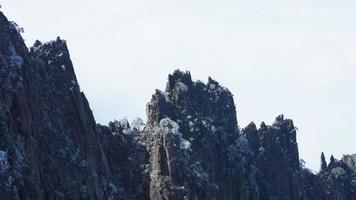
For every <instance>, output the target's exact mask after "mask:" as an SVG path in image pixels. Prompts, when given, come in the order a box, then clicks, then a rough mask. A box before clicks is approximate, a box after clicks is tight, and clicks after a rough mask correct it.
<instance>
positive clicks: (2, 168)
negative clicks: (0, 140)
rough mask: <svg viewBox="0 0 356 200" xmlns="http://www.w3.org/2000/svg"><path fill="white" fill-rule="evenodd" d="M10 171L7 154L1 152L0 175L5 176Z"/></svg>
mask: <svg viewBox="0 0 356 200" xmlns="http://www.w3.org/2000/svg"><path fill="white" fill-rule="evenodd" d="M9 169H10V165H9V161H8V159H7V153H6V152H5V151H1V150H0V174H1V175H4V174H5V173H7V172H8V171H9Z"/></svg>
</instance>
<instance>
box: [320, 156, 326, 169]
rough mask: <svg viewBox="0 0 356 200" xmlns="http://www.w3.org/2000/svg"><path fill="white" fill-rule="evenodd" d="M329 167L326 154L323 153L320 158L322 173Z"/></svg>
mask: <svg viewBox="0 0 356 200" xmlns="http://www.w3.org/2000/svg"><path fill="white" fill-rule="evenodd" d="M326 167H327V164H326V161H325V155H324V152H321V156H320V171H321V172H322V171H324V170H325V169H326Z"/></svg>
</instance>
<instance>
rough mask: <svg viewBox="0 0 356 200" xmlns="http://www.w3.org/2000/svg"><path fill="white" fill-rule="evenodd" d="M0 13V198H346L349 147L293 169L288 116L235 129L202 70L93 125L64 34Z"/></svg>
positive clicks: (351, 180)
mask: <svg viewBox="0 0 356 200" xmlns="http://www.w3.org/2000/svg"><path fill="white" fill-rule="evenodd" d="M20 32H21V30H19V27H17V25H16V24H15V23H12V22H9V21H8V20H7V19H6V17H5V16H4V15H3V14H2V12H0V199H128V200H135V199H140V200H141V199H142V200H146V199H155V200H160V199H162V200H174V199H187V200H196V199H207V200H215V199H226V200H233V199H243V200H247V199H249V200H320V199H324V200H355V199H356V181H355V180H356V172H355V160H356V159H355V157H356V156H355V155H344V156H343V158H342V159H341V160H337V159H335V158H334V157H333V156H331V158H330V163H329V165H327V163H326V161H325V156H324V154H323V153H322V155H321V163H322V167H321V169H322V170H321V171H320V172H319V173H318V174H313V173H311V172H310V171H309V170H307V169H306V168H304V167H301V166H300V162H299V154H298V144H297V139H296V137H297V134H296V128H295V127H294V124H293V121H292V120H290V119H285V118H284V116H283V115H280V116H278V117H277V118H276V120H275V122H274V123H273V124H272V125H266V124H265V123H264V122H262V123H261V126H260V128H259V129H257V127H256V125H255V124H254V123H253V122H252V123H250V124H249V125H248V126H247V127H245V128H243V129H242V131H239V128H238V123H237V119H236V108H235V104H234V99H233V95H232V94H231V93H230V91H229V90H228V89H227V88H225V87H223V86H222V85H220V84H219V83H218V82H217V81H216V80H213V79H212V78H211V77H209V78H208V81H207V83H206V84H205V83H203V82H201V81H193V80H192V77H191V75H190V73H189V72H182V71H179V70H176V71H175V72H173V74H171V75H169V76H168V83H167V85H166V88H165V90H164V91H160V90H156V91H155V93H154V94H153V95H152V99H151V101H150V102H149V103H148V104H147V107H146V111H147V119H148V120H147V123H146V124H145V123H144V122H143V120H141V119H135V120H134V121H133V122H132V123H131V124H130V123H129V122H128V120H127V119H125V118H124V119H122V120H114V121H112V122H110V123H109V124H108V125H107V126H106V125H100V124H96V122H95V119H94V116H93V114H92V112H91V110H90V106H89V103H88V101H87V99H86V98H85V95H84V93H83V92H82V91H80V88H79V84H78V82H77V79H76V75H75V72H74V68H73V65H72V62H71V59H70V55H69V51H68V49H67V45H66V42H65V41H64V40H61V39H60V38H57V39H56V40H54V41H50V42H46V43H42V42H40V41H36V42H35V44H34V45H33V47H31V48H30V50H28V49H27V47H26V46H25V44H24V42H23V39H22V37H21V35H20Z"/></svg>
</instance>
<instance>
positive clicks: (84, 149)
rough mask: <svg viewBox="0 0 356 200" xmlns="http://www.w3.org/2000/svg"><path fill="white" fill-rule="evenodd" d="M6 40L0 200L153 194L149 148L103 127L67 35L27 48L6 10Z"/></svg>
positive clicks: (0, 103)
mask: <svg viewBox="0 0 356 200" xmlns="http://www.w3.org/2000/svg"><path fill="white" fill-rule="evenodd" d="M0 41H1V43H0V71H1V75H0V76H1V79H0V85H1V88H0V130H1V131H0V169H1V170H0V177H1V181H0V197H1V199H118V198H124V197H125V199H129V198H132V199H145V198H146V199H147V198H148V189H147V187H148V185H147V184H145V183H148V181H147V180H146V179H147V176H148V174H147V173H146V175H147V176H146V175H145V173H144V171H145V170H146V169H145V167H147V166H146V165H147V164H148V154H147V151H146V150H145V147H142V144H141V148H140V147H138V145H139V144H137V142H135V141H134V139H133V138H131V139H129V138H130V137H133V136H126V135H124V136H122V135H123V134H122V131H123V130H116V129H113V128H107V129H108V130H110V131H111V132H109V134H108V133H107V132H105V131H104V129H105V128H103V127H101V128H100V129H99V130H100V131H98V129H97V127H96V123H95V120H94V117H93V115H92V112H91V110H90V108H89V104H88V102H87V100H86V98H85V96H84V94H83V93H82V92H81V91H80V89H79V86H78V83H77V79H76V76H75V73H74V69H73V66H72V63H71V60H70V57H69V52H68V49H67V46H66V43H65V41H63V40H60V39H59V38H57V40H56V41H52V42H48V43H44V44H42V43H41V42H39V41H37V42H36V43H35V45H34V46H33V47H31V48H30V51H28V49H27V47H26V46H25V44H24V42H23V40H22V38H21V36H20V35H19V33H18V32H17V31H16V28H15V27H14V26H13V25H12V24H11V23H10V22H8V21H7V19H6V18H5V17H4V16H3V14H2V13H0ZM102 130H103V131H102ZM112 132H115V133H117V135H114V134H111V133H112ZM134 134H137V133H132V134H131V133H130V134H128V135H134ZM134 142H135V143H134ZM116 145H118V146H116ZM132 147H135V148H137V149H135V148H132ZM126 148H127V149H130V150H129V151H122V149H126ZM131 149H132V150H131ZM114 151H116V152H114ZM129 158H131V159H132V160H129V161H127V162H126V160H127V159H129ZM133 159H134V160H133ZM141 165H142V166H141ZM127 180H129V181H127Z"/></svg>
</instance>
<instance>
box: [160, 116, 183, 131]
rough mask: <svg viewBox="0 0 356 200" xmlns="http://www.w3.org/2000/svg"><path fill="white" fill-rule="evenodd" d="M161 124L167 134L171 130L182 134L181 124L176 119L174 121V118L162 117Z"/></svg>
mask: <svg viewBox="0 0 356 200" xmlns="http://www.w3.org/2000/svg"><path fill="white" fill-rule="evenodd" d="M159 126H160V128H161V129H162V130H163V131H164V133H166V134H168V133H170V132H171V133H173V134H178V135H180V133H179V125H178V124H177V123H176V122H175V121H173V120H171V119H169V118H164V119H162V120H161V121H160V122H159Z"/></svg>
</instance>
